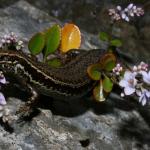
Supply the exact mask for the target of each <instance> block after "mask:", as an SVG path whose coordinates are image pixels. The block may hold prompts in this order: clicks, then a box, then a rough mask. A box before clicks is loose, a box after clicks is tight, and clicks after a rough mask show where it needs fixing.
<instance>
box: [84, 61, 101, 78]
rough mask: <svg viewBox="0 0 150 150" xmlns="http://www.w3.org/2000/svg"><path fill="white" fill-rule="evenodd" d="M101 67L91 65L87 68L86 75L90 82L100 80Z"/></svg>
mask: <svg viewBox="0 0 150 150" xmlns="http://www.w3.org/2000/svg"><path fill="white" fill-rule="evenodd" d="M100 70H101V65H100V64H92V65H90V66H89V67H88V68H87V73H88V75H89V77H90V78H91V79H92V80H100V79H101V72H100Z"/></svg>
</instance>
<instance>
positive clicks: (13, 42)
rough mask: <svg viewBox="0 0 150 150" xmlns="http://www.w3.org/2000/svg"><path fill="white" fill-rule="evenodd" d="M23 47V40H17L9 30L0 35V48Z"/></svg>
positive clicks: (17, 48)
mask: <svg viewBox="0 0 150 150" xmlns="http://www.w3.org/2000/svg"><path fill="white" fill-rule="evenodd" d="M23 47H24V45H23V41H21V40H18V39H17V36H16V35H15V34H14V33H13V32H11V33H10V34H8V35H7V34H6V35H4V36H3V37H2V39H1V43H0V48H1V49H15V50H21V49H22V48H23Z"/></svg>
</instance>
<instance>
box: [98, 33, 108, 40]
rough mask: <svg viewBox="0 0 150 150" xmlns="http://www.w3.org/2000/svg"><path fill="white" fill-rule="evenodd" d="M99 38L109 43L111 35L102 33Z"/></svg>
mask: <svg viewBox="0 0 150 150" xmlns="http://www.w3.org/2000/svg"><path fill="white" fill-rule="evenodd" d="M99 38H100V40H102V41H109V35H108V34H107V33H106V32H100V34H99Z"/></svg>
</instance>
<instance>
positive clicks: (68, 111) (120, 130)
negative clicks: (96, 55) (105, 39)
mask: <svg viewBox="0 0 150 150" xmlns="http://www.w3.org/2000/svg"><path fill="white" fill-rule="evenodd" d="M55 23H59V24H62V23H61V22H60V21H59V20H57V19H54V18H53V17H50V16H49V15H48V14H47V13H46V12H44V11H41V10H39V9H37V8H35V7H33V6H32V5H30V4H29V3H28V2H26V1H18V2H16V3H14V4H13V5H10V6H9V7H4V8H1V9H0V25H1V26H0V36H2V35H4V34H5V33H9V32H10V31H13V32H15V33H16V34H17V35H18V36H19V37H20V38H24V40H26V42H27V39H28V38H29V37H31V36H32V35H33V34H34V33H35V32H37V31H39V30H43V29H44V28H46V27H49V26H51V25H52V24H55ZM124 28H128V27H124ZM130 30H133V31H132V34H131V35H129V33H130ZM134 30H135V28H132V27H131V28H128V32H127V35H126V36H125V37H128V36H131V37H132V36H133V33H134ZM148 31H149V28H148V27H147V28H146V27H145V28H143V29H141V30H140V32H141V34H142V35H143V38H145V39H147V40H149V35H148V34H146V35H145V32H148ZM135 32H137V31H135ZM82 33H83V36H84V39H83V42H82V48H85V49H92V48H97V47H100V48H104V47H105V45H104V44H103V43H101V42H100V43H99V42H95V41H97V39H96V37H95V36H94V35H93V34H90V33H86V32H85V31H83V32H82ZM135 36H138V35H137V33H135ZM91 43H92V44H91ZM136 46H137V47H138V46H139V45H136ZM127 48H129V47H127ZM22 88H23V87H17V86H11V87H9V92H8V90H7V91H4V93H6V94H7V97H8V105H10V106H14V107H15V109H18V108H19V106H20V105H21V104H22V103H23V100H25V99H26V98H27V95H26V93H25V92H24V91H23V89H22ZM19 89H22V90H19ZM11 91H13V92H11ZM8 93H9V94H8ZM19 96H20V97H19ZM14 97H17V98H14ZM38 106H39V107H38V110H37V111H35V114H34V115H35V116H34V117H33V119H32V120H26V121H24V122H18V123H16V122H14V124H13V126H12V128H11V127H9V126H7V125H5V124H2V123H1V124H2V126H0V149H2V150H5V149H7V150H70V149H71V150H82V149H83V150H84V149H87V150H149V149H150V112H149V111H150V109H149V107H144V108H143V107H141V106H140V105H139V104H137V103H136V102H135V101H134V100H133V99H129V100H121V99H120V98H119V96H118V95H117V94H115V93H112V94H111V95H110V98H109V99H108V100H107V102H105V103H96V102H94V101H92V100H91V99H81V100H76V101H72V102H70V103H67V104H66V103H64V102H60V101H57V100H52V99H50V98H48V97H41V98H40V101H39V104H38Z"/></svg>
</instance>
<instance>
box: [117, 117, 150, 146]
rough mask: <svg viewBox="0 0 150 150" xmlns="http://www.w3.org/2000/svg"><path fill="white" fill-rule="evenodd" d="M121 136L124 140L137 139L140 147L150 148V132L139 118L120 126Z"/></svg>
mask: <svg viewBox="0 0 150 150" xmlns="http://www.w3.org/2000/svg"><path fill="white" fill-rule="evenodd" d="M119 134H120V136H121V137H122V138H123V139H131V140H132V139H135V140H136V141H137V146H138V147H143V145H145V144H147V145H148V146H150V130H149V128H147V126H146V125H144V123H143V122H142V121H140V120H139V119H138V118H137V119H136V118H130V119H129V120H125V121H124V122H122V124H121V125H120V129H119Z"/></svg>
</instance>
